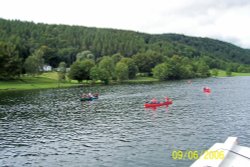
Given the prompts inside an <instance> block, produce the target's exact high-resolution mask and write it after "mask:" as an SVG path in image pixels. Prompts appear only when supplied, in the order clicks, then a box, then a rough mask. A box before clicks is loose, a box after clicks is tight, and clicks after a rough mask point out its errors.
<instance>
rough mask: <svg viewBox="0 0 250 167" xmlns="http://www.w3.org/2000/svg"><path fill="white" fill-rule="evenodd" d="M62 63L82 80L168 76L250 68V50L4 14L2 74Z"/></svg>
mask: <svg viewBox="0 0 250 167" xmlns="http://www.w3.org/2000/svg"><path fill="white" fill-rule="evenodd" d="M62 62H64V66H65V67H71V69H72V70H71V72H70V73H69V76H70V77H71V78H72V79H76V80H78V81H81V80H83V79H100V78H111V79H119V80H123V79H127V78H134V77H135V75H136V74H138V73H139V74H141V75H154V76H155V77H156V78H159V79H161V80H167V79H181V78H192V77H206V76H209V72H208V70H209V69H223V70H228V71H238V72H250V68H249V64H250V50H248V49H242V48H240V47H237V46H235V45H232V44H230V43H226V42H222V41H219V40H214V39H209V38H197V37H189V36H185V35H178V34H161V35H152V34H145V33H139V32H134V31H124V30H116V29H101V28H88V27H83V26H68V25H48V24H42V23H38V24H35V23H33V22H24V21H18V20H5V19H0V79H9V78H16V77H19V76H20V75H21V74H24V73H28V74H29V73H31V74H32V73H39V71H40V69H41V68H42V66H43V65H44V64H47V65H51V66H52V67H53V68H57V67H58V66H59V64H62ZM111 67H112V68H113V69H108V68H111ZM201 67H204V69H201ZM81 68H82V71H81V74H80V72H79V69H81ZM34 69H36V70H34ZM166 69H168V70H166ZM205 69H206V70H205ZM171 71H172V72H171ZM199 71H200V72H199ZM201 71H204V73H203V74H202V73H201ZM113 72H114V73H115V74H113ZM76 74H77V75H78V76H77V77H76V76H75V75H76ZM105 75H106V76H109V77H105ZM79 76H80V77H79ZM103 80H106V79H103Z"/></svg>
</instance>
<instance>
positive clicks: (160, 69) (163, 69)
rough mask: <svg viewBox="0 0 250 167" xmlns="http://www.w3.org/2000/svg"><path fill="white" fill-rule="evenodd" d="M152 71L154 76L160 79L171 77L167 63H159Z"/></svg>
mask: <svg viewBox="0 0 250 167" xmlns="http://www.w3.org/2000/svg"><path fill="white" fill-rule="evenodd" d="M152 71H153V76H154V78H157V79H159V80H160V81H165V80H168V79H169V75H170V71H169V67H168V65H167V64H166V63H161V64H158V65H157V66H155V67H154V68H153V69H152Z"/></svg>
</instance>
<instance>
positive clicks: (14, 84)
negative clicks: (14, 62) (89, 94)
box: [0, 72, 79, 91]
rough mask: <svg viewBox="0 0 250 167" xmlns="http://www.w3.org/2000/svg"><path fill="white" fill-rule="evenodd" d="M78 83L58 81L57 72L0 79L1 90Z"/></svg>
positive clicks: (67, 85) (63, 85)
mask: <svg viewBox="0 0 250 167" xmlns="http://www.w3.org/2000/svg"><path fill="white" fill-rule="evenodd" d="M76 83H77V82H76V81H72V82H65V83H58V80H57V73H56V72H49V73H44V74H42V75H39V76H36V77H31V76H23V77H21V78H20V79H17V80H11V81H0V91H1V90H29V89H45V88H58V87H71V86H77V85H79V84H76Z"/></svg>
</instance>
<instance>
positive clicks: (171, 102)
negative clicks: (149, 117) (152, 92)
mask: <svg viewBox="0 0 250 167" xmlns="http://www.w3.org/2000/svg"><path fill="white" fill-rule="evenodd" d="M170 104H173V101H172V100H169V101H166V102H159V103H150V102H149V103H145V104H144V107H159V106H164V105H165V106H169V105H170Z"/></svg>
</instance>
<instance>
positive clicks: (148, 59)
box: [132, 50, 163, 74]
mask: <svg viewBox="0 0 250 167" xmlns="http://www.w3.org/2000/svg"><path fill="white" fill-rule="evenodd" d="M132 58H133V59H134V61H135V64H136V65H137V66H138V68H139V71H140V72H145V73H149V74H150V73H151V70H152V68H154V67H155V66H156V65H157V64H159V63H162V62H163V56H162V55H161V54H160V53H158V52H155V51H152V50H148V51H146V52H143V53H138V54H136V55H134V56H133V57H132Z"/></svg>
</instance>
